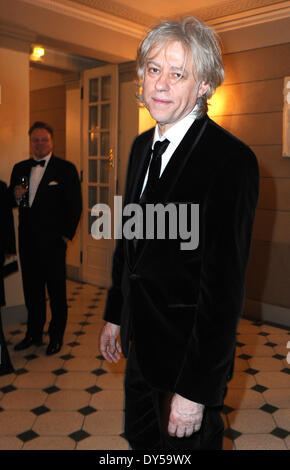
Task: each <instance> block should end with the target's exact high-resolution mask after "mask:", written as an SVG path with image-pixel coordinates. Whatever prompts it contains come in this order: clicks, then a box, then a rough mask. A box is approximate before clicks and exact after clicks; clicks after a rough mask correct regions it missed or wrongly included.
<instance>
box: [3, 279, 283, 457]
mask: <svg viewBox="0 0 290 470" xmlns="http://www.w3.org/2000/svg"><path fill="white" fill-rule="evenodd" d="M105 298H106V290H105V289H102V288H97V287H95V286H92V285H88V284H79V283H75V282H72V281H68V299H69V300H68V303H69V320H68V325H67V328H66V333H65V338H64V346H63V348H62V349H61V351H60V352H59V353H58V354H57V355H55V356H46V354H45V350H46V345H43V346H41V347H35V346H33V347H31V348H29V349H28V350H25V351H21V352H15V351H14V349H13V346H14V345H15V344H16V343H17V342H19V341H20V340H21V339H22V337H23V335H24V332H25V325H22V324H17V325H13V326H9V327H6V328H5V336H6V339H7V342H8V347H9V351H10V354H11V359H12V361H13V365H14V368H15V373H13V374H9V375H5V376H2V377H0V450H16V449H27V450H46V449H47V450H73V449H80V450H98V449H105V450H127V449H128V448H129V447H128V444H127V442H126V441H125V439H124V438H123V435H122V432H123V430H122V427H123V376H124V368H125V360H124V359H121V360H120V362H119V363H118V364H113V365H111V364H108V363H105V362H104V360H103V358H102V356H101V355H100V353H99V350H98V338H99V333H100V329H101V327H102V325H103V320H102V314H103V308H104V304H105ZM48 310H49V309H48ZM48 316H49V314H48ZM44 339H45V342H46V343H47V341H48V339H47V337H46V338H44ZM288 341H290V332H289V330H287V329H285V328H282V327H277V326H273V325H270V324H265V323H258V322H253V321H249V320H246V319H242V320H241V322H240V325H239V334H238V346H237V351H236V360H235V374H234V377H233V379H232V380H231V382H230V383H229V388H228V393H227V396H226V400H225V405H224V410H223V419H224V423H225V429H226V430H225V437H224V449H225V450H235V449H237V450H256V449H257V450H289V449H290V375H289V372H290V365H289V364H288V362H287V353H288V352H289V349H287V344H288Z"/></svg>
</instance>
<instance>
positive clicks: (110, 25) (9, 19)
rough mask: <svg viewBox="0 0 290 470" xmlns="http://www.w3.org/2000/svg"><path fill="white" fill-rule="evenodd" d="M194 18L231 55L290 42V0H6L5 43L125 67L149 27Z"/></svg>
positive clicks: (0, 32)
mask: <svg viewBox="0 0 290 470" xmlns="http://www.w3.org/2000/svg"><path fill="white" fill-rule="evenodd" d="M189 15H195V16H198V17H199V18H200V19H202V20H204V21H206V22H208V24H210V25H212V26H213V27H214V28H215V29H216V30H217V32H218V33H219V35H220V37H221V40H222V43H223V49H224V52H227V53H229V52H235V51H239V50H247V49H253V48H257V47H265V46H269V45H273V44H281V43H285V42H289V41H290V0H9V1H8V0H0V45H1V43H2V44H4V45H6V44H8V42H9V41H8V39H9V40H10V43H13V44H16V43H17V42H18V43H19V44H20V43H21V44H23V43H26V44H27V43H29V44H35V43H37V44H41V45H44V46H46V47H48V48H50V51H51V54H50V58H51V60H53V53H52V51H53V50H55V51H58V53H61V54H64V53H65V54H67V55H71V56H74V57H75V56H79V57H82V58H87V59H88V60H95V61H99V62H100V61H101V62H102V61H103V62H112V63H123V62H128V61H132V60H134V59H135V56H136V49H137V47H138V44H139V42H140V40H141V39H142V37H143V36H144V34H145V31H146V30H147V28H148V27H149V25H151V24H152V23H154V22H156V21H157V20H159V19H160V18H174V17H181V16H183V17H184V16H189ZM7 38H8V39H7ZM7 41H8V42H7ZM59 62H60V57H58V63H59ZM92 64H93V62H92Z"/></svg>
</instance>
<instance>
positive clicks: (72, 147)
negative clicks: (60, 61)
mask: <svg viewBox="0 0 290 470" xmlns="http://www.w3.org/2000/svg"><path fill="white" fill-rule="evenodd" d="M65 127H66V158H67V159H68V160H69V161H71V162H72V163H73V164H74V165H75V166H76V168H77V170H78V172H79V174H80V170H81V97H80V83H79V82H76V83H71V84H69V83H68V84H67V86H66V124H65ZM80 223H81V222H80ZM80 252H81V230H80V224H79V226H78V228H77V232H76V234H75V237H74V238H73V240H72V242H69V243H68V250H67V258H66V263H67V266H68V269H67V273H68V276H69V277H70V278H72V279H75V280H78V279H79V276H80V273H79V268H80Z"/></svg>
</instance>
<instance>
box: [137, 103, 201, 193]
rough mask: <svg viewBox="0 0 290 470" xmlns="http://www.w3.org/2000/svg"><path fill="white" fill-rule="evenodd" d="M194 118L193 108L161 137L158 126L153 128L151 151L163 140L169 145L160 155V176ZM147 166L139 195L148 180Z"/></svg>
mask: <svg viewBox="0 0 290 470" xmlns="http://www.w3.org/2000/svg"><path fill="white" fill-rule="evenodd" d="M195 118H196V112H195V108H193V110H192V111H191V112H190V113H189V114H187V116H185V117H184V118H183V119H181V120H180V121H178V122H177V123H176V124H174V125H173V126H172V127H170V128H169V129H168V130H167V131H166V132H165V133H164V134H163V135H162V136H160V135H159V128H158V124H157V125H156V126H155V131H154V138H153V143H152V150H153V147H154V144H155V142H157V141H158V140H160V141H161V142H162V141H163V140H165V139H167V140H169V145H168V147H167V149H166V150H165V152H164V153H163V154H162V155H161V170H160V175H159V176H161V175H162V173H163V171H164V170H165V168H166V165H167V164H168V162H169V160H170V158H171V157H172V155H173V153H174V152H175V150H176V149H177V147H178V145H179V144H180V142H181V141H182V139H183V137H184V136H185V134H186V133H187V131H188V129H189V128H190V126H191V125H192V124H193V122H194V121H195ZM150 161H151V160H150ZM149 166H150V164H149V165H148V169H147V172H146V175H145V179H144V183H143V187H142V191H141V195H142V193H143V191H144V189H145V186H146V183H147V179H148V173H149Z"/></svg>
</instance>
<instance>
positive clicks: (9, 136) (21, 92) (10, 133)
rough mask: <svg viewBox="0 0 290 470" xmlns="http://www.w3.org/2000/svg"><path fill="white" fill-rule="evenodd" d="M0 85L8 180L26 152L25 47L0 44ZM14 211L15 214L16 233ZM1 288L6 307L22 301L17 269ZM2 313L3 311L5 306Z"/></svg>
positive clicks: (0, 168)
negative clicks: (10, 47) (4, 295)
mask: <svg viewBox="0 0 290 470" xmlns="http://www.w3.org/2000/svg"><path fill="white" fill-rule="evenodd" d="M0 85H1V104H0V149H1V151H0V155H1V159H0V179H1V180H3V181H5V182H6V183H7V184H9V180H10V175H11V171H12V168H13V166H14V164H15V163H17V162H19V161H20V160H23V159H25V158H27V156H28V155H29V139H28V134H27V130H28V126H29V56H28V51H27V52H25V51H17V50H12V49H8V48H5V47H1V44H0ZM15 212H16V211H15ZM17 215H18V214H15V227H16V235H17V225H18V221H17V219H18V217H17ZM5 292H6V307H7V308H9V307H11V306H16V305H22V304H23V291H22V282H21V275H20V272H18V273H16V274H12V275H11V276H9V277H8V278H7V279H6V280H5ZM3 313H4V315H5V310H4V312H3ZM4 321H5V319H4Z"/></svg>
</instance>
